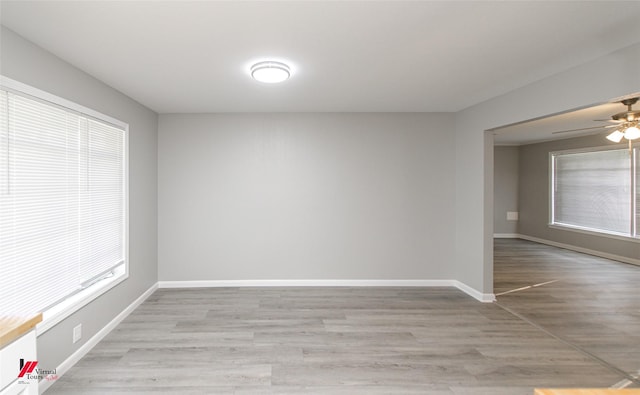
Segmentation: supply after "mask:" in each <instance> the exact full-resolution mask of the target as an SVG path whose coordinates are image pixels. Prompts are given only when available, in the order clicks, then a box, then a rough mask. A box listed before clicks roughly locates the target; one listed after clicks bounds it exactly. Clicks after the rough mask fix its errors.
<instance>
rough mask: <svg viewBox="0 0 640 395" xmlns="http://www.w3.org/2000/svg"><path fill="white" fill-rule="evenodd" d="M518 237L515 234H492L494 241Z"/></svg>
mask: <svg viewBox="0 0 640 395" xmlns="http://www.w3.org/2000/svg"><path fill="white" fill-rule="evenodd" d="M519 237H520V235H519V234H517V233H494V234H493V238H494V239H517V238H519Z"/></svg>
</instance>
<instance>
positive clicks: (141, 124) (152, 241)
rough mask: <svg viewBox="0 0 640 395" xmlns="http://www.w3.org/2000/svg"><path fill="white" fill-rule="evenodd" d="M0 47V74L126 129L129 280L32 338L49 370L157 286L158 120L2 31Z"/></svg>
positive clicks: (142, 109) (41, 360)
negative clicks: (75, 335) (75, 337)
mask: <svg viewBox="0 0 640 395" xmlns="http://www.w3.org/2000/svg"><path fill="white" fill-rule="evenodd" d="M0 47H1V63H0V73H1V74H3V75H5V76H7V77H9V78H12V79H14V80H17V81H20V82H23V83H25V84H28V85H31V86H33V87H36V88H39V89H42V90H44V91H47V92H49V93H52V94H54V95H57V96H60V97H62V98H65V99H68V100H71V101H73V102H76V103H78V104H81V105H83V106H86V107H89V108H92V109H94V110H96V111H99V112H102V113H104V114H106V115H109V116H112V117H114V118H116V119H119V120H121V121H124V122H126V123H128V124H129V160H130V162H129V179H130V185H129V195H130V196H129V232H130V238H129V242H130V249H129V278H128V279H127V280H126V281H124V282H123V283H121V284H120V285H118V286H117V287H115V288H113V289H111V290H110V291H109V292H107V293H106V294H104V295H102V296H101V297H99V298H98V299H96V300H95V301H93V302H92V303H90V304H88V305H87V306H85V307H84V308H82V309H81V310H79V311H77V312H76V313H75V314H73V315H72V316H70V317H69V318H67V319H66V320H64V321H62V322H61V323H59V324H58V325H56V326H55V327H53V328H52V329H50V330H49V331H47V332H46V333H44V334H43V335H42V336H40V337H39V338H38V360H39V365H40V366H43V367H45V368H51V369H53V368H55V367H57V366H58V365H59V364H60V363H61V362H63V361H64V360H65V359H66V358H67V357H69V356H70V355H71V354H72V353H73V352H74V351H75V350H77V349H78V348H79V347H80V346H82V344H83V343H84V342H85V341H86V340H87V339H89V338H91V337H92V336H93V335H94V334H96V333H97V332H98V331H99V330H100V329H102V328H103V327H104V326H105V325H106V324H107V323H108V322H109V321H111V320H112V319H113V318H114V317H115V316H116V315H118V314H119V313H120V312H121V311H122V310H124V309H125V308H126V307H127V306H128V305H129V304H131V302H133V301H134V300H135V299H136V298H138V297H139V296H140V295H141V294H142V293H143V292H144V291H146V290H147V289H148V288H149V287H151V286H152V285H153V284H155V283H156V281H157V122H158V116H157V114H155V113H154V112H153V111H151V110H149V109H148V108H146V107H143V106H142V105H140V104H138V103H137V102H135V101H133V100H131V99H130V98H128V97H126V96H124V95H123V94H121V93H119V92H118V91H116V90H114V89H112V88H110V87H108V86H107V85H105V84H103V83H102V82H100V81H98V80H96V79H95V78H93V77H91V76H90V75H88V74H86V73H84V72H82V71H80V70H78V69H76V68H74V67H73V66H71V65H69V64H68V63H65V62H64V61H62V60H61V59H59V58H57V57H55V56H54V55H52V54H51V53H49V52H46V51H44V50H43V49H41V48H39V47H37V46H35V45H33V44H32V43H30V42H29V41H26V40H24V39H23V38H21V37H20V36H18V35H16V34H15V33H13V32H12V31H10V30H8V29H6V28H4V27H2V31H1V42H0ZM79 323H82V332H83V333H82V340H81V341H80V342H78V343H76V344H72V342H71V339H72V337H71V332H72V328H73V327H74V326H75V325H77V324H79Z"/></svg>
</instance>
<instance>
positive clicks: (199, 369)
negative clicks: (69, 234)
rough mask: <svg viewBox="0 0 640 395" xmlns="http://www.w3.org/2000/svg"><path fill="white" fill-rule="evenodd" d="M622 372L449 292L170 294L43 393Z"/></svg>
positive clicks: (376, 389) (613, 377)
mask: <svg viewBox="0 0 640 395" xmlns="http://www.w3.org/2000/svg"><path fill="white" fill-rule="evenodd" d="M623 378H624V377H623V376H621V375H620V374H618V373H617V372H615V371H612V370H611V369H609V368H607V367H606V366H604V365H603V364H602V363H600V362H598V361H597V360H594V359H593V358H591V357H589V356H588V355H585V354H584V353H581V352H580V351H577V350H576V349H574V348H573V347H571V346H569V345H567V344H565V343H563V342H562V341H560V340H558V339H556V338H554V337H552V336H550V335H548V334H547V333H545V332H544V331H541V330H539V329H538V328H536V327H535V326H532V325H530V324H529V323H527V322H525V321H523V320H522V319H519V318H518V317H516V316H514V315H512V314H511V313H509V312H508V311H505V310H504V309H502V308H501V307H499V306H498V305H496V304H483V303H479V302H477V301H476V300H474V299H472V298H471V297H469V296H467V295H465V294H464V293H462V292H460V291H458V290H456V289H452V288H217V289H161V290H158V291H157V292H155V293H154V294H153V295H152V296H151V297H150V298H149V299H148V300H147V301H146V302H145V303H144V304H143V305H141V306H140V307H139V308H138V309H137V310H135V311H134V312H133V313H132V314H131V315H130V316H129V317H128V318H127V319H125V320H124V321H123V322H122V323H121V324H120V325H119V326H118V327H117V328H116V329H115V330H114V331H113V332H112V333H110V334H109V335H108V336H107V337H106V338H105V339H104V340H103V341H102V342H100V343H99V344H98V345H97V346H96V347H95V348H94V349H93V350H92V351H91V352H90V353H89V354H87V355H86V356H85V358H83V359H82V360H81V361H80V362H79V363H78V364H77V365H76V366H74V367H73V368H72V369H71V370H70V371H69V372H68V373H67V374H65V375H64V376H63V377H62V378H61V379H60V380H59V381H58V382H57V383H55V384H54V385H53V386H52V387H51V388H50V389H49V391H47V394H133V393H136V394H138V393H172V394H350V395H351V394H433V395H445V394H446V395H470V394H473V395H484V394H486V395H489V394H491V395H520V394H522V395H531V394H532V393H533V388H534V387H555V388H558V387H585V386H587V387H609V386H610V385H612V384H613V383H616V382H618V381H620V380H622V379H623Z"/></svg>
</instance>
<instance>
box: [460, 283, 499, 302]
mask: <svg viewBox="0 0 640 395" xmlns="http://www.w3.org/2000/svg"><path fill="white" fill-rule="evenodd" d="M454 283H455V284H454V286H455V287H456V288H458V289H459V290H461V291H462V292H464V293H466V294H467V295H469V296H472V297H473V298H475V299H476V300H479V301H480V302H482V303H493V302H495V301H496V295H495V294H492V293H491V294H483V293H482V292H480V291H478V290H477V289H475V288H471V287H470V286H468V285H467V284H465V283H463V282H460V281H458V280H454Z"/></svg>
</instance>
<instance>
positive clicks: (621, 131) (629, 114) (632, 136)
mask: <svg viewBox="0 0 640 395" xmlns="http://www.w3.org/2000/svg"><path fill="white" fill-rule="evenodd" d="M637 101H638V98H637V97H634V98H632V99H625V100H622V101H621V102H620V103H622V104H624V105H625V106H627V111H625V112H621V113H618V114H614V115H612V116H611V119H613V120H614V121H616V122H620V127H619V128H618V129H616V130H614V131H613V133H611V134H609V135H608V136H607V139H608V140H610V141H613V142H614V143H619V142H620V141H622V138H623V137H624V138H625V139H627V140H629V144H631V141H632V140H636V139H638V138H640V129H638V120H639V119H640V111H633V109H632V108H631V106H633V105H634V104H636V102H637Z"/></svg>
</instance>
